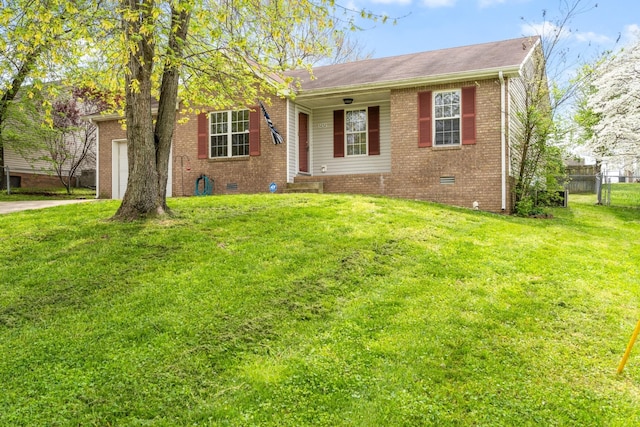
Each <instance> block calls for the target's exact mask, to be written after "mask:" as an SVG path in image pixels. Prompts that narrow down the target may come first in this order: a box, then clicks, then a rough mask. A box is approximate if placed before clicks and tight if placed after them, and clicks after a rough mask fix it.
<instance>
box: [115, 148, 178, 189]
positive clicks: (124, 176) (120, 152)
mask: <svg viewBox="0 0 640 427" xmlns="http://www.w3.org/2000/svg"><path fill="white" fill-rule="evenodd" d="M171 148H172V151H173V147H171ZM111 158H112V168H111V171H112V174H111V175H112V176H111V198H113V199H122V198H123V197H124V192H125V191H127V180H128V179H129V158H128V157H127V141H126V140H122V139H120V140H114V141H113V147H112V152H111ZM172 169H173V162H172V158H171V156H170V157H169V179H168V180H167V197H171V192H172V189H171V185H172V179H171V175H172Z"/></svg>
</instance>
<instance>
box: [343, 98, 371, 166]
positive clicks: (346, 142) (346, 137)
mask: <svg viewBox="0 0 640 427" xmlns="http://www.w3.org/2000/svg"><path fill="white" fill-rule="evenodd" d="M358 111H361V112H363V113H364V130H358V131H349V130H348V126H347V125H348V122H349V121H348V119H347V117H348V115H349V113H354V112H358ZM360 134H364V153H356V154H349V135H360ZM361 143H362V142H360V143H359V144H358V145H360V144H361ZM352 146H354V145H352ZM344 152H345V155H346V156H348V157H355V156H368V155H369V114H368V110H367V108H354V109H351V110H345V112H344Z"/></svg>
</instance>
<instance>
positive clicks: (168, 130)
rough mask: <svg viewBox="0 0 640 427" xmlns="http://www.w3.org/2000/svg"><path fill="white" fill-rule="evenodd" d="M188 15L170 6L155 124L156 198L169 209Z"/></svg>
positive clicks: (167, 210)
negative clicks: (170, 177) (169, 182)
mask: <svg viewBox="0 0 640 427" xmlns="http://www.w3.org/2000/svg"><path fill="white" fill-rule="evenodd" d="M189 19H190V14H189V13H188V12H187V11H184V10H183V11H179V10H177V9H176V7H175V5H173V6H172V9H171V33H170V35H169V46H168V48H169V55H170V58H169V59H168V60H167V61H166V62H165V64H164V70H163V73H162V82H161V86H160V102H159V105H158V119H157V120H156V127H155V141H156V164H157V170H158V198H159V199H160V200H162V207H163V209H164V210H165V212H170V210H169V207H168V206H167V203H166V200H167V197H166V194H167V180H168V178H169V176H168V174H169V160H170V158H169V156H170V155H171V139H172V138H173V131H174V129H175V122H176V104H177V100H178V83H179V78H180V65H179V64H180V61H181V60H182V57H183V54H184V44H185V41H186V38H187V30H188V27H189Z"/></svg>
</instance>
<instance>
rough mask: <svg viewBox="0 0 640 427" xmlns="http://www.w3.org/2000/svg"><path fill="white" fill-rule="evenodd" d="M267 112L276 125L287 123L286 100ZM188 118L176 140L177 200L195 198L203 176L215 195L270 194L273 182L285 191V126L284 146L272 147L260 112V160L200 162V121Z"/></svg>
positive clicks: (276, 102) (282, 129)
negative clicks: (187, 197)
mask: <svg viewBox="0 0 640 427" xmlns="http://www.w3.org/2000/svg"><path fill="white" fill-rule="evenodd" d="M268 110H269V116H270V117H271V120H272V121H273V122H274V123H286V114H287V103H286V101H285V100H282V99H278V98H275V99H273V100H272V105H270V106H269V107H268ZM186 117H188V119H189V120H188V122H187V123H185V124H178V125H177V126H176V130H175V134H174V140H173V143H174V146H173V150H174V151H173V152H174V157H173V195H174V196H191V195H193V194H194V192H195V182H196V179H197V178H198V177H199V176H200V175H202V174H204V175H207V176H208V177H209V178H210V179H212V180H213V192H214V194H233V193H267V192H269V184H270V183H271V182H275V183H276V184H277V185H278V188H284V187H285V185H286V181H287V144H288V143H289V138H288V135H287V134H286V127H285V126H280V127H279V128H278V131H279V132H280V134H281V135H282V136H283V138H284V139H285V142H284V143H283V144H279V145H275V144H273V141H272V139H271V132H270V130H269V127H268V126H267V124H266V122H265V120H264V119H263V116H262V112H260V155H259V156H249V157H237V158H225V159H198V140H197V137H198V129H197V127H198V119H197V116H196V115H195V114H190V115H187V116H186ZM180 156H182V157H180ZM201 189H202V187H201Z"/></svg>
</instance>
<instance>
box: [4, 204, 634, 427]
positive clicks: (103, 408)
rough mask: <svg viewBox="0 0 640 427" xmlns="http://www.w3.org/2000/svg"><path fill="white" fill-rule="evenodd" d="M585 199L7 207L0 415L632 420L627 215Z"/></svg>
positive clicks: (90, 421) (30, 421)
mask: <svg viewBox="0 0 640 427" xmlns="http://www.w3.org/2000/svg"><path fill="white" fill-rule="evenodd" d="M594 203H595V196H578V197H574V196H572V199H571V201H570V208H569V209H561V208H558V209H554V210H553V214H554V219H551V220H549V219H545V220H540V219H527V218H515V217H504V216H497V215H493V214H488V213H483V212H475V211H470V210H464V209H457V208H450V207H443V206H439V205H434V204H430V203H423V202H416V201H406V200H394V199H387V198H373V197H363V196H331V195H271V194H270V195H253V196H214V197H198V198H185V199H175V200H172V201H171V203H170V204H171V206H172V207H173V208H174V209H175V211H176V213H177V214H176V216H175V217H174V218H171V219H166V220H161V221H160V220H159V221H152V222H133V223H128V224H121V223H115V222H111V221H108V220H107V219H108V218H109V217H110V216H111V215H112V214H113V213H114V212H115V210H116V208H117V206H118V205H117V202H114V201H102V202H96V203H91V204H80V205H73V206H63V207H56V208H51V209H46V210H42V211H25V212H22V213H16V214H10V215H3V216H0V241H2V245H0V257H1V258H2V259H3V263H2V264H1V265H0V354H2V357H1V358H0V384H2V391H3V392H2V393H0V425H119V426H120V425H124V426H127V425H146V424H149V425H154V426H173V425H220V426H248V425H260V426H306V425H313V426H375V425H385V426H386V425H393V426H405V425H406V426H416V425H491V426H495V425H506V426H508V425H514V424H522V425H619V426H626V425H629V426H632V425H638V424H640V385H639V382H638V378H640V353H639V352H638V349H635V350H634V352H632V354H631V358H630V359H629V361H628V363H627V366H626V368H625V371H624V372H623V374H622V375H616V368H617V365H618V363H619V361H620V359H621V357H622V354H623V352H624V349H625V346H626V344H627V342H628V340H629V338H630V336H631V333H632V331H633V328H634V326H635V323H636V321H637V319H638V315H639V312H638V302H639V299H640V289H639V288H638V285H639V284H640V272H639V270H638V268H637V262H638V261H637V260H638V259H640V249H639V247H638V245H637V241H638V240H639V239H640V212H639V211H638V210H636V209H629V208H617V207H616V208H614V207H604V206H595V205H594Z"/></svg>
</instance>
